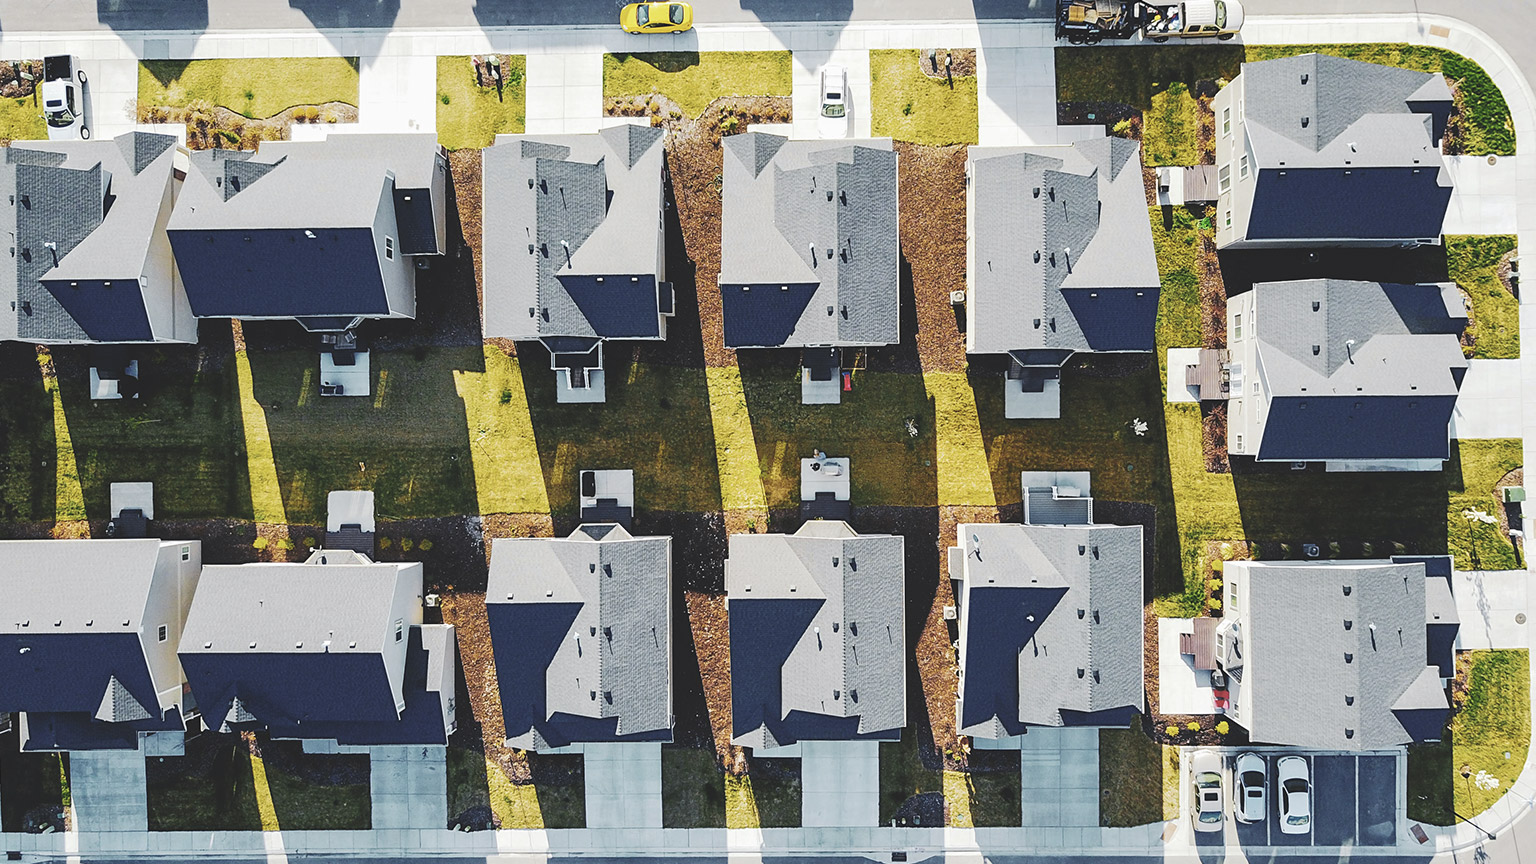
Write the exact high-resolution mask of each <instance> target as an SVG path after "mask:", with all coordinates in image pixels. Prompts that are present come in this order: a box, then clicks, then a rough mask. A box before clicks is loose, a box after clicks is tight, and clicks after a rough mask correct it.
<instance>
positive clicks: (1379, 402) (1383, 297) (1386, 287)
mask: <svg viewBox="0 0 1536 864" xmlns="http://www.w3.org/2000/svg"><path fill="white" fill-rule="evenodd" d="M1466 325H1467V313H1466V309H1465V307H1464V306H1463V303H1462V299H1461V294H1460V292H1459V291H1458V289H1457V287H1456V286H1455V285H1452V284H1444V285H1392V284H1380V283H1375V282H1348V281H1343V280H1338V279H1306V280H1299V281H1293V282H1269V283H1262V284H1259V285H1255V286H1254V287H1253V290H1252V291H1249V292H1246V293H1244V294H1240V295H1237V296H1235V297H1233V298H1231V299H1230V300H1228V303H1227V345H1228V346H1229V347H1228V350H1229V353H1230V360H1229V362H1228V365H1227V367H1226V369H1227V377H1228V383H1229V389H1230V392H1229V394H1228V401H1227V452H1228V453H1229V454H1231V455H1233V456H1248V457H1252V458H1254V459H1257V460H1259V461H1268V462H1307V461H1323V462H1327V463H1328V467H1329V468H1330V469H1331V470H1364V469H1371V470H1381V469H1396V470H1424V471H1439V470H1440V468H1441V463H1442V462H1443V461H1444V460H1446V459H1448V458H1450V432H1449V424H1450V420H1451V412H1452V410H1453V409H1454V408H1455V405H1456V396H1457V393H1458V391H1459V389H1460V387H1461V382H1462V379H1463V377H1464V376H1465V375H1466V372H1467V361H1466V358H1465V357H1464V356H1463V354H1462V350H1461V343H1460V341H1459V335H1460V333H1461V331H1462V330H1463V329H1464V328H1465V327H1466Z"/></svg>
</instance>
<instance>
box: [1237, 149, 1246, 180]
mask: <svg viewBox="0 0 1536 864" xmlns="http://www.w3.org/2000/svg"><path fill="white" fill-rule="evenodd" d="M1237 176H1239V177H1247V176H1248V154H1247V153H1244V154H1243V156H1242V158H1241V159H1238V160H1237Z"/></svg>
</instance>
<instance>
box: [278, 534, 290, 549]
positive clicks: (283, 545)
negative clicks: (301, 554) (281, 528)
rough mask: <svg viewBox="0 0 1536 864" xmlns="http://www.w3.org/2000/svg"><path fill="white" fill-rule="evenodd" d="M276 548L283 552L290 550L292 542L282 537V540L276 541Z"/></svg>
mask: <svg viewBox="0 0 1536 864" xmlns="http://www.w3.org/2000/svg"><path fill="white" fill-rule="evenodd" d="M277 548H279V549H283V550H288V549H292V548H293V541H292V540H289V539H288V538H287V537H284V538H283V539H281V540H279V541H277Z"/></svg>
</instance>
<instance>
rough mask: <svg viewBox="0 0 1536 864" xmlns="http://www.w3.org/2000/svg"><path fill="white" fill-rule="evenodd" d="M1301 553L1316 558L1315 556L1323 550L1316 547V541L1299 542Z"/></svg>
mask: <svg viewBox="0 0 1536 864" xmlns="http://www.w3.org/2000/svg"><path fill="white" fill-rule="evenodd" d="M1301 554H1303V555H1305V556H1307V557H1308V558H1316V557H1317V556H1319V555H1321V554H1323V550H1321V549H1319V548H1317V544H1316V543H1303V544H1301Z"/></svg>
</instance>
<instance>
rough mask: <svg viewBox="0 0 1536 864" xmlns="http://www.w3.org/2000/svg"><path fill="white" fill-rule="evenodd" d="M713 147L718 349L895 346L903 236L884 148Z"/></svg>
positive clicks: (763, 143) (753, 135) (891, 156)
mask: <svg viewBox="0 0 1536 864" xmlns="http://www.w3.org/2000/svg"><path fill="white" fill-rule="evenodd" d="M723 146H724V149H725V156H724V161H725V165H724V174H723V181H722V182H723V184H724V185H723V189H722V196H723V200H722V207H723V213H722V217H721V218H722V225H721V240H720V243H721V250H720V258H721V260H720V278H719V284H720V290H721V292H722V295H723V299H724V314H725V342H726V345H727V346H729V347H733V348H735V347H754V346H778V345H785V346H813V345H886V344H893V343H896V342H899V341H900V340H901V327H900V308H901V298H900V285H899V268H900V258H901V237H900V232H899V224H898V215H897V198H898V193H897V172H896V153H895V151H894V150H892V149H891V146H892V145H891V140H890V139H889V138H873V139H860V140H857V141H790V140H788V139H785V138H783V137H781V136H777V135H769V134H767V133H763V132H749V133H746V134H744V135H732V136H729V137H727V138H725V139H724V141H723ZM770 169H771V170H770ZM770 214H771V215H772V223H771V227H770V225H769V224H766V223H767V221H768V218H769V215H770ZM813 249H814V250H815V251H814V252H813V251H812V250H813ZM782 285H790V286H794V289H793V290H789V291H785V290H782V289H781V288H780V286H782ZM743 286H747V287H746V288H745V290H744V288H743ZM753 290H755V291H756V292H757V294H756V295H754V294H752V293H751V292H752V291H753ZM764 295H767V296H764ZM829 309H830V310H832V312H831V314H829V313H828V310H829Z"/></svg>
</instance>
